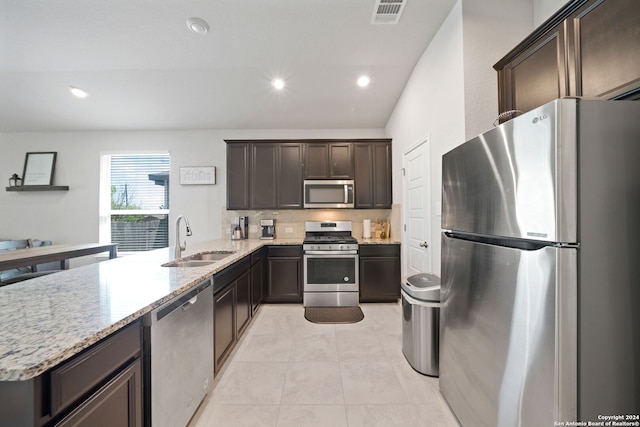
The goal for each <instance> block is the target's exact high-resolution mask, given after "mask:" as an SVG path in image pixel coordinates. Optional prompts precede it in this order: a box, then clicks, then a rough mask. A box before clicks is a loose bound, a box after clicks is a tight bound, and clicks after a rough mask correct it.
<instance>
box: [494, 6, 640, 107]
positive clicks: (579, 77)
mask: <svg viewBox="0 0 640 427" xmlns="http://www.w3.org/2000/svg"><path fill="white" fill-rule="evenodd" d="M494 68H495V69H496V71H497V72H498V101H499V110H500V112H501V113H502V112H505V111H509V110H520V111H523V112H527V111H529V110H531V109H533V108H536V107H538V106H540V105H542V104H544V103H546V102H549V101H551V100H553V99H555V98H559V97H563V96H585V97H589V98H600V99H638V98H640V7H638V2H637V0H574V1H571V2H569V3H567V5H566V6H565V7H564V8H563V9H561V10H560V11H559V12H558V13H557V14H556V15H554V16H552V17H551V18H549V20H547V21H546V22H545V23H543V24H542V25H541V26H540V27H538V28H537V29H536V30H535V31H534V32H533V33H532V34H531V35H530V36H529V37H527V38H526V39H525V40H523V41H522V42H521V43H520V44H518V45H517V46H516V47H515V48H514V49H513V50H511V52H509V53H508V54H507V55H506V56H505V57H504V58H502V59H501V60H500V61H499V62H498V63H497V64H496V65H494Z"/></svg>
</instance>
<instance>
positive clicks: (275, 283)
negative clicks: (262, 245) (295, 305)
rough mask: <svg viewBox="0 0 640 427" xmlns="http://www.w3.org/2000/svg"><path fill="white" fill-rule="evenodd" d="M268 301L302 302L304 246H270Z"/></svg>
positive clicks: (266, 299)
mask: <svg viewBox="0 0 640 427" xmlns="http://www.w3.org/2000/svg"><path fill="white" fill-rule="evenodd" d="M267 284H268V290H267V296H266V298H265V301H266V302H271V303H274V302H275V303H278V302H299V303H301V302H302V246H300V245H291V246H288V245H287V246H284V245H283V246H269V247H268V257H267Z"/></svg>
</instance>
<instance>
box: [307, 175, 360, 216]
mask: <svg viewBox="0 0 640 427" xmlns="http://www.w3.org/2000/svg"><path fill="white" fill-rule="evenodd" d="M353 187H354V186H353V180H352V179H305V180H304V207H305V208H334V209H335V208H353V207H354V195H353Z"/></svg>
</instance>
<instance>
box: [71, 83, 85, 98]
mask: <svg viewBox="0 0 640 427" xmlns="http://www.w3.org/2000/svg"><path fill="white" fill-rule="evenodd" d="M69 90H70V91H71V93H72V94H73V96H75V97H76V98H86V97H87V96H89V94H88V93H87V92H85V91H83V90H82V89H80V88H77V87H75V86H69Z"/></svg>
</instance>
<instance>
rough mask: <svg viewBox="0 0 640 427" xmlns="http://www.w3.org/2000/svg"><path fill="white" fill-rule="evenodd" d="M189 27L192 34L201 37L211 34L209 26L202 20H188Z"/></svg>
mask: <svg viewBox="0 0 640 427" xmlns="http://www.w3.org/2000/svg"><path fill="white" fill-rule="evenodd" d="M187 27H189V29H190V30H191V31H192V32H194V33H196V34H198V35H201V36H204V35H205V34H207V33H208V32H209V24H207V21H205V20H204V19H200V18H189V19H187Z"/></svg>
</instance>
